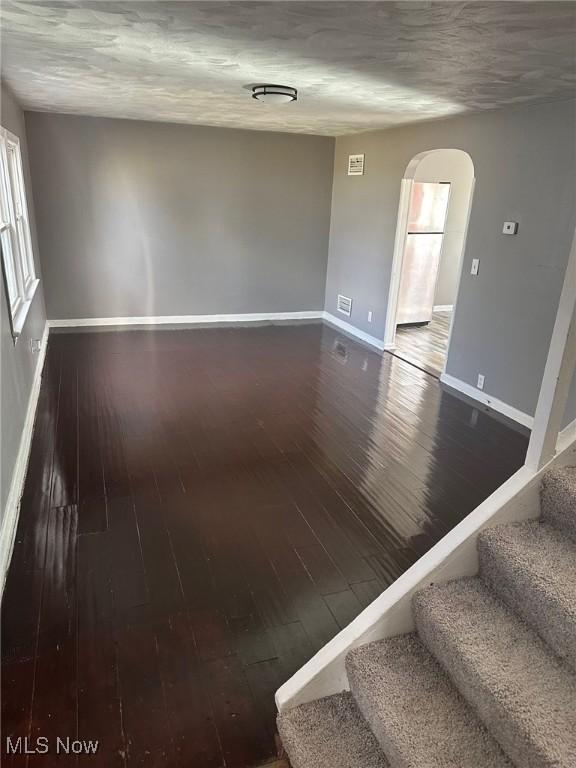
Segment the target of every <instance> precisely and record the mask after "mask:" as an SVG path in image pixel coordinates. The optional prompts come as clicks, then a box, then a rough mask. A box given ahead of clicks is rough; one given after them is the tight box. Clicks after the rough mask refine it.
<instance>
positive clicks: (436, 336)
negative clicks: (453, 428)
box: [384, 149, 474, 377]
mask: <svg viewBox="0 0 576 768" xmlns="http://www.w3.org/2000/svg"><path fill="white" fill-rule="evenodd" d="M473 190H474V164H473V162H472V159H471V157H470V155H468V153H466V152H464V151H463V150H460V149H434V150H430V151H428V152H422V153H420V154H418V155H416V156H415V157H414V158H413V159H412V160H411V161H410V163H409V164H408V167H407V168H406V172H405V174H404V178H403V179H402V186H401V193H400V206H399V210H398V224H397V228H396V240H395V245H394V259H393V265H392V279H391V282H390V293H389V296H388V310H387V316H386V330H385V339H384V348H385V349H386V350H387V351H388V352H391V353H392V354H394V355H396V356H397V357H401V358H402V359H404V360H406V361H407V362H409V363H411V364H412V365H415V366H417V367H418V368H421V369H422V370H424V371H426V372H427V373H430V374H431V375H433V376H436V377H440V375H441V374H442V373H443V372H444V371H445V369H446V360H447V357H448V350H449V346H450V338H451V334H452V325H453V319H454V314H455V310H456V300H457V295H458V288H459V285H460V277H461V274H462V264H463V255H464V248H465V241H466V232H467V229H468V220H469V217H470V209H471V205H472V194H473Z"/></svg>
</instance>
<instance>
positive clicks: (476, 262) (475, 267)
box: [470, 259, 480, 277]
mask: <svg viewBox="0 0 576 768" xmlns="http://www.w3.org/2000/svg"><path fill="white" fill-rule="evenodd" d="M479 269H480V259H472V269H471V270H470V274H471V275H474V277H476V275H477V274H478V270H479Z"/></svg>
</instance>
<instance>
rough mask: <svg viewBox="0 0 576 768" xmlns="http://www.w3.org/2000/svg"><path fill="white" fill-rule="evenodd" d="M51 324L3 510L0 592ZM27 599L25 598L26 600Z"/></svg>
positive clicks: (42, 351) (13, 531) (35, 375)
mask: <svg viewBox="0 0 576 768" xmlns="http://www.w3.org/2000/svg"><path fill="white" fill-rule="evenodd" d="M48 330H49V329H48V322H46V324H45V325H44V331H43V333H42V341H41V344H40V352H39V354H38V360H37V361H36V370H35V371H34V378H33V380H32V388H31V390H30V396H29V398H28V406H27V408H26V416H25V418H24V425H23V427H22V435H21V436H20V445H19V447H18V454H17V456H16V462H15V463H14V469H13V470H12V481H11V483H10V490H9V491H8V498H7V500H6V507H5V508H4V517H3V520H2V528H1V529H0V580H1V583H0V593H2V592H4V584H5V583H6V576H7V574H8V566H9V565H10V558H11V557H12V549H13V548H14V538H15V536H16V526H17V524H18V513H19V511H20V498H21V496H22V491H23V490H24V480H25V479H26V470H27V468H28V458H29V456H30V445H31V443H32V433H33V431H34V419H35V417H36V406H37V405H38V395H39V394H40V383H41V381H42V369H43V368H44V360H45V358H46V347H47V346H48ZM23 599H25V598H23Z"/></svg>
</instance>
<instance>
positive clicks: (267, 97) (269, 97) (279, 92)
mask: <svg viewBox="0 0 576 768" xmlns="http://www.w3.org/2000/svg"><path fill="white" fill-rule="evenodd" d="M252 98H253V99H257V100H258V101H265V102H267V103H268V104H287V103H288V102H289V101H296V100H297V99H298V91H297V90H296V88H291V87H290V86H289V85H270V84H266V85H255V86H254V87H253V88H252Z"/></svg>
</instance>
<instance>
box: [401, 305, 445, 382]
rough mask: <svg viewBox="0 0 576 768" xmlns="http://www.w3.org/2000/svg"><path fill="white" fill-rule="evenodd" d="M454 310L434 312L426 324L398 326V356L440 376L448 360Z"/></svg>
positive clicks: (433, 374)
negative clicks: (447, 354)
mask: <svg viewBox="0 0 576 768" xmlns="http://www.w3.org/2000/svg"><path fill="white" fill-rule="evenodd" d="M451 320H452V312H434V313H433V315H432V320H431V322H429V323H427V324H426V325H399V326H398V327H397V328H396V349H395V351H394V354H395V355H396V357H400V358H402V360H406V361H407V362H408V363H411V364H412V365H416V366H418V368H421V369H422V370H423V371H426V372H427V373H430V374H431V375H432V376H436V377H437V378H439V377H440V374H441V373H442V371H443V370H444V363H445V362H446V352H447V350H448V335H449V333H450V322H451Z"/></svg>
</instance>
